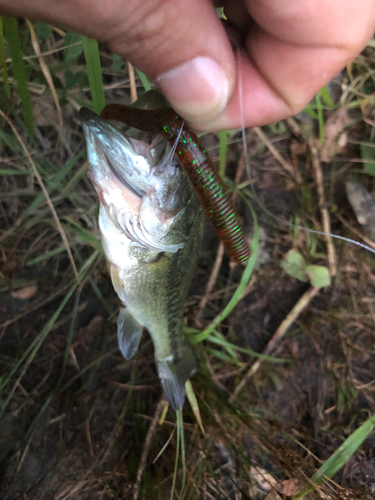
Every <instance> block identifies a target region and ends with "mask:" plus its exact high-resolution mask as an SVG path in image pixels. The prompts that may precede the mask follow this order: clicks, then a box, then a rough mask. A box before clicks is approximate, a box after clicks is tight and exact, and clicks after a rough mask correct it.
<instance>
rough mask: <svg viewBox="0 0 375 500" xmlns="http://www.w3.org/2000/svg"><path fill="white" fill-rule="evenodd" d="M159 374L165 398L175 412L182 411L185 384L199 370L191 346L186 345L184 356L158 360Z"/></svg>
mask: <svg viewBox="0 0 375 500" xmlns="http://www.w3.org/2000/svg"><path fill="white" fill-rule="evenodd" d="M157 365H158V373H159V378H160V381H161V385H162V386H163V390H164V393H165V396H166V398H167V400H168V402H169V404H170V405H171V406H172V407H173V409H174V410H180V409H181V408H182V407H183V406H184V401H185V382H186V381H187V380H189V378H190V377H192V376H193V375H194V373H195V372H196V370H197V362H196V359H195V355H194V352H193V349H192V347H191V345H190V344H186V345H185V346H184V349H183V351H182V356H181V357H180V358H179V359H178V360H175V359H174V358H173V356H170V357H168V358H165V359H163V360H157Z"/></svg>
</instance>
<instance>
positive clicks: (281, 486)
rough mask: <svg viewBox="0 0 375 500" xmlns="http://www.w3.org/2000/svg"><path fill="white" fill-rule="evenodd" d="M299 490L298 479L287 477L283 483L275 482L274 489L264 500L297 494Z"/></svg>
mask: <svg viewBox="0 0 375 500" xmlns="http://www.w3.org/2000/svg"><path fill="white" fill-rule="evenodd" d="M299 490H300V485H299V482H298V479H286V480H285V481H281V483H277V484H275V486H274V489H273V490H272V491H270V492H269V493H268V495H267V496H266V498H265V499H264V500H279V499H281V498H283V497H282V496H281V495H284V496H286V497H291V496H293V495H296V494H297V493H298V492H299ZM279 493H280V495H279Z"/></svg>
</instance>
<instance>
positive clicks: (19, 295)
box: [10, 285, 38, 300]
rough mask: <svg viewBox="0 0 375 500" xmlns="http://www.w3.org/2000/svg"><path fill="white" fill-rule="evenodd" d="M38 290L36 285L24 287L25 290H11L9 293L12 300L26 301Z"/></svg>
mask: <svg viewBox="0 0 375 500" xmlns="http://www.w3.org/2000/svg"><path fill="white" fill-rule="evenodd" d="M37 290H38V287H37V286H36V285H29V286H25V288H20V289H19V290H12V291H11V292H10V294H11V296H12V297H13V298H14V299H20V300H28V299H31V298H32V297H34V295H35V294H36V292H37Z"/></svg>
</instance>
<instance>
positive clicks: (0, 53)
mask: <svg viewBox="0 0 375 500" xmlns="http://www.w3.org/2000/svg"><path fill="white" fill-rule="evenodd" d="M0 68H1V74H2V76H3V84H4V91H5V95H6V96H7V98H8V99H10V87H9V82H8V71H7V63H6V59H5V48H4V33H3V20H2V18H1V17H0Z"/></svg>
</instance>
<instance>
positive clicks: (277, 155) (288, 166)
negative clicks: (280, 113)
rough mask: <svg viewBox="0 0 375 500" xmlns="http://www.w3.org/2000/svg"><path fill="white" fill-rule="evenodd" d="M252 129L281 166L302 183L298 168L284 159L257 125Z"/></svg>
mask: <svg viewBox="0 0 375 500" xmlns="http://www.w3.org/2000/svg"><path fill="white" fill-rule="evenodd" d="M253 130H254V132H255V133H256V134H257V136H258V137H259V138H260V139H261V140H262V141H263V142H264V144H265V145H266V146H267V148H268V149H269V150H270V152H271V153H272V154H273V156H274V157H275V158H276V160H277V161H278V162H279V163H280V164H281V165H282V166H283V168H284V170H286V171H287V172H288V174H290V175H291V176H292V178H293V179H294V180H295V181H296V182H297V183H298V184H302V178H301V175H300V173H299V172H298V170H296V169H294V168H293V166H292V165H291V164H290V163H288V162H287V161H286V160H284V158H283V157H282V156H281V154H280V153H279V152H278V151H277V150H276V148H274V147H273V145H272V144H271V142H270V141H269V140H268V137H267V136H266V134H265V133H264V132H263V130H262V129H261V128H259V127H255V128H254V129H253Z"/></svg>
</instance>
